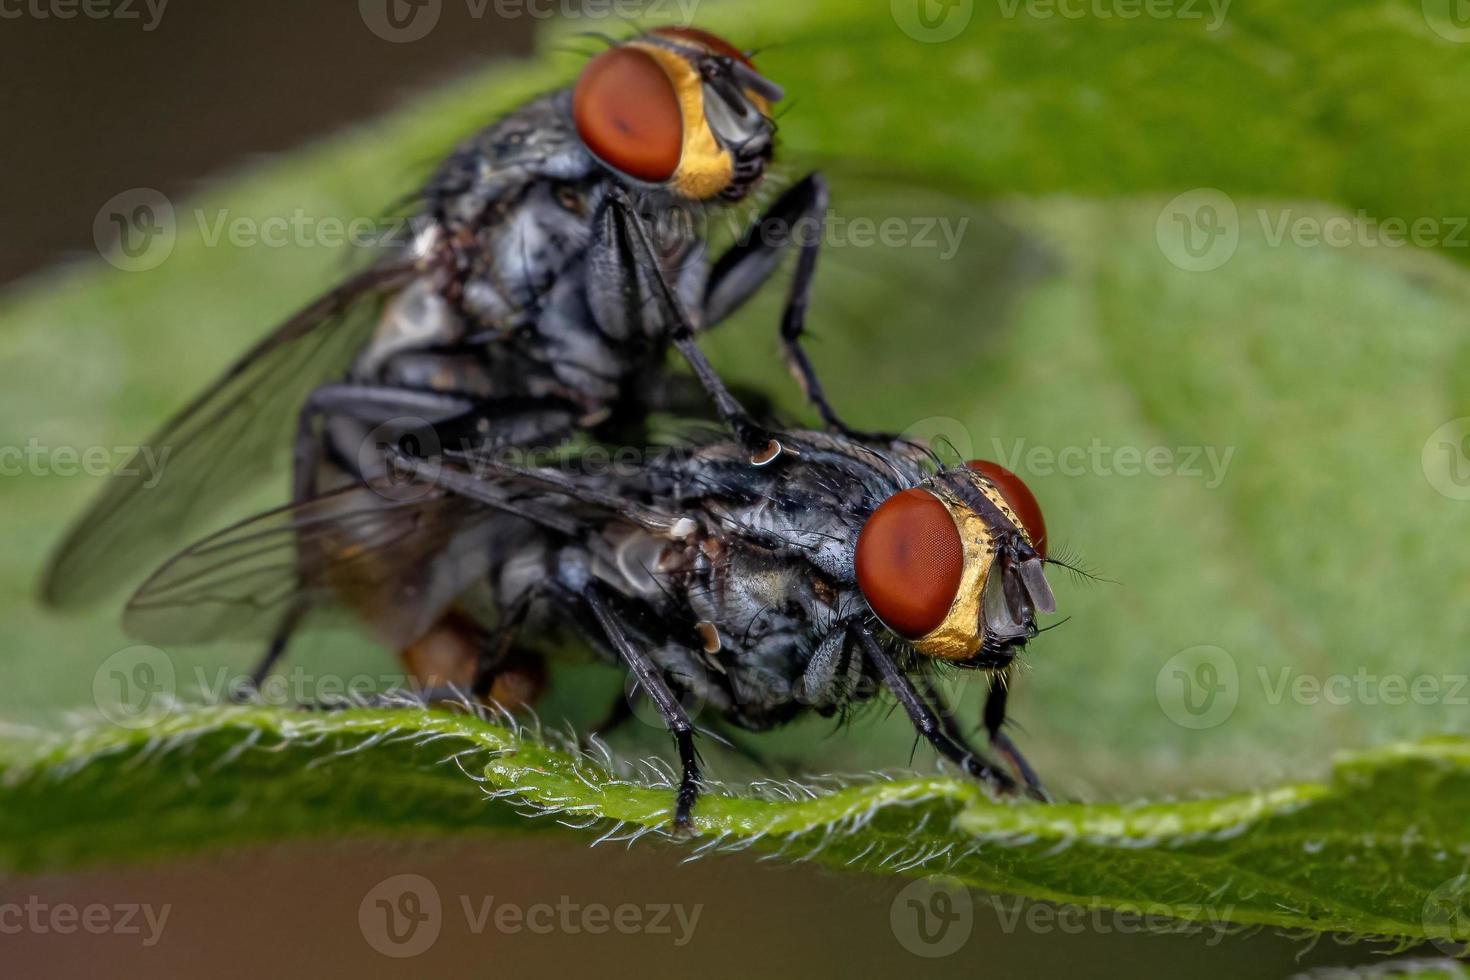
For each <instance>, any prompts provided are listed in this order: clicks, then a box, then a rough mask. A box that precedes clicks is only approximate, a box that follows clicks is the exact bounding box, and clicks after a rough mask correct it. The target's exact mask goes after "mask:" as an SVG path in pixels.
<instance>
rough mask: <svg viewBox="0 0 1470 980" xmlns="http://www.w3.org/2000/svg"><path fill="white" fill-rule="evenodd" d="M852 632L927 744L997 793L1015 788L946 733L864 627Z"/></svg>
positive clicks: (1013, 781) (992, 767) (1014, 782)
mask: <svg viewBox="0 0 1470 980" xmlns="http://www.w3.org/2000/svg"><path fill="white" fill-rule="evenodd" d="M853 632H855V633H856V634H857V636H858V639H859V640H860V641H861V642H862V644H863V653H864V655H865V656H866V657H867V658H868V661H869V662H870V663H872V664H873V666H874V667H876V668H877V669H878V674H879V676H881V677H882V678H883V683H884V684H885V685H887V687H888V689H889V690H890V691H892V692H893V696H894V697H895V698H897V699H898V703H899V704H900V705H901V706H902V707H903V710H904V711H905V712H906V713H907V714H908V716H909V720H910V721H912V722H913V723H914V728H915V730H917V731H918V733H919V734H920V735H921V736H923V737H924V739H925V740H926V741H927V742H928V743H929V744H930V745H932V746H934V748H935V750H936V751H937V752H939V754H940V755H942V756H944V757H945V758H946V759H948V760H949V761H951V762H953V763H954V764H955V765H957V766H959V767H960V768H961V769H963V770H964V771H965V772H966V773H968V774H969V775H970V776H972V777H974V778H975V779H978V780H980V781H981V782H983V783H986V784H987V785H989V786H991V787H994V788H995V790H996V791H998V792H1000V793H1006V794H1010V793H1014V792H1015V791H1016V781H1015V780H1014V779H1012V778H1011V777H1010V776H1008V775H1007V774H1006V773H1004V772H1002V771H1001V770H999V769H997V768H996V767H995V766H993V765H991V764H990V763H989V762H988V761H986V760H985V759H984V758H983V757H981V756H980V755H978V754H977V753H975V752H974V751H972V750H970V749H967V748H965V746H964V745H962V744H961V743H958V742H956V741H955V740H954V739H952V738H950V737H949V736H948V735H947V734H945V731H944V725H943V723H942V722H941V721H940V720H939V716H938V715H937V714H935V713H934V709H933V708H931V707H930V706H929V705H928V704H927V703H926V702H925V701H924V698H923V697H922V696H921V695H920V694H919V692H918V691H916V690H914V686H913V685H912V684H910V683H909V680H908V678H907V677H905V676H903V672H902V671H900V670H899V669H898V664H896V663H894V662H893V658H892V657H890V656H889V655H888V653H887V651H885V650H884V649H883V648H882V647H881V646H880V645H879V644H878V641H877V640H875V639H874V638H873V634H872V633H871V632H869V630H868V628H867V627H865V626H861V625H859V626H854V627H853Z"/></svg>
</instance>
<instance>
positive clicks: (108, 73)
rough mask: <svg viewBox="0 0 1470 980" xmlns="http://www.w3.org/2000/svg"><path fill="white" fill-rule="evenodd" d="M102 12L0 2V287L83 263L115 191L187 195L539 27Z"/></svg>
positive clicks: (525, 39)
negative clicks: (423, 28)
mask: <svg viewBox="0 0 1470 980" xmlns="http://www.w3.org/2000/svg"><path fill="white" fill-rule="evenodd" d="M108 2H111V3H112V4H113V5H114V6H113V9H115V10H119V11H123V12H124V13H125V14H128V13H130V14H134V15H135V16H134V17H131V18H129V17H126V16H113V17H108V18H102V19H94V18H88V17H86V16H84V15H83V14H82V13H81V12H80V10H78V11H77V15H76V16H75V17H74V18H71V19H60V18H58V17H56V16H54V15H52V16H47V17H44V18H43V17H37V16H34V15H33V14H32V13H31V11H32V7H31V6H30V5H31V4H32V3H33V0H6V3H4V4H3V5H0V65H3V66H4V69H3V72H4V77H5V84H4V85H0V120H4V123H5V132H6V134H7V135H6V139H4V140H0V174H4V175H5V181H4V189H3V190H0V194H3V196H4V202H5V203H4V208H3V213H4V215H5V234H4V235H3V236H0V283H3V282H9V281H12V280H14V279H17V278H19V277H21V276H23V275H25V274H26V273H28V272H32V271H34V270H36V269H39V268H42V267H44V266H46V265H48V264H50V263H52V262H54V261H56V260H57V259H61V258H65V257H68V256H73V255H81V254H87V255H91V256H95V254H96V253H95V249H94V246H93V243H92V219H93V217H94V216H95V215H96V213H97V209H98V208H100V207H101V206H102V204H103V203H104V202H105V201H106V200H107V199H108V198H109V197H111V196H112V195H114V194H116V193H118V192H119V191H123V190H126V189H128V188H132V187H152V188H155V189H157V190H160V191H162V192H163V193H164V194H166V195H168V196H170V197H175V196H177V195H187V194H188V192H189V191H191V190H193V189H196V188H197V187H198V186H199V185H200V182H201V181H204V180H207V179H208V178H209V177H211V176H212V175H218V174H220V173H221V172H223V171H228V170H230V169H234V168H238V167H240V166H242V165H247V164H248V163H249V162H250V161H251V159H252V158H254V157H259V156H263V155H268V154H272V153H277V152H280V151H282V150H287V149H290V148H291V147H293V146H299V145H300V144H302V143H305V142H308V141H310V140H311V139H313V138H314V137H317V136H321V135H324V134H326V133H329V132H331V131H332V130H334V129H337V128H340V127H343V126H347V125H350V124H352V123H353V122H356V121H359V120H365V119H370V118H372V117H373V116H375V115H377V114H379V113H381V112H384V111H385V110H387V109H390V108H393V107H394V106H396V105H397V104H399V103H400V102H401V101H402V100H403V99H404V97H405V96H407V95H410V94H412V93H414V92H417V91H421V90H423V89H425V88H427V87H430V86H432V85H433V84H434V83H435V82H436V81H440V80H443V79H446V78H450V77H453V76H454V75H456V74H459V73H461V72H463V71H465V70H466V69H468V68H470V67H473V66H475V65H479V64H483V63H484V62H485V61H487V60H489V59H492V58H495V57H497V56H505V55H516V54H523V53H525V52H527V51H529V50H530V46H531V36H532V34H533V32H534V30H535V26H536V24H537V23H539V22H540V21H539V20H538V19H536V18H534V17H531V16H523V17H519V18H515V19H504V18H500V17H497V16H495V10H496V6H495V5H494V4H486V5H482V6H481V7H479V8H476V7H472V6H471V5H470V4H469V3H465V2H449V3H441V4H439V10H440V15H439V19H438V22H437V23H436V24H435V25H434V28H433V29H432V30H431V31H429V32H428V33H427V34H426V35H424V36H423V37H421V38H418V39H416V40H414V41H412V42H392V41H387V40H384V39H383V38H381V37H379V36H378V35H376V34H374V33H373V31H372V29H371V28H370V27H369V26H368V23H367V21H368V17H365V16H364V15H363V13H362V12H361V11H360V7H364V8H366V7H371V0H368V2H367V3H366V4H364V5H359V4H358V3H355V2H352V0H338V2H335V3H302V2H299V0H252V2H250V3H238V4H236V3H228V4H227V3H208V2H205V0H165V3H164V6H163V7H162V10H161V13H160V14H158V15H157V16H155V14H154V13H153V12H151V11H150V9H149V7H148V6H147V2H146V0H108ZM152 2H153V4H154V8H153V9H154V10H157V9H158V0H152ZM393 2H394V3H399V2H402V0H393ZM124 4H127V7H126V8H124V6H123V5H124ZM405 6H406V5H405ZM475 9H483V10H484V16H481V17H476V16H474V15H473V12H472V11H473V10H475ZM535 9H537V10H540V9H542V8H539V7H538V8H535ZM369 13H370V15H371V11H369ZM15 14H19V15H20V16H14V15H15Z"/></svg>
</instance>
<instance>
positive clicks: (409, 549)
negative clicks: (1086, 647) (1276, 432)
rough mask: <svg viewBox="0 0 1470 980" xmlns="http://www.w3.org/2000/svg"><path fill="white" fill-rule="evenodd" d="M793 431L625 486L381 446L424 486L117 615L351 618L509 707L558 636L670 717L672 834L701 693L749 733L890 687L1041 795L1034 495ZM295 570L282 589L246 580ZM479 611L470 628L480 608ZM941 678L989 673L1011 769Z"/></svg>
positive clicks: (694, 451) (171, 626) (287, 538)
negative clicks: (539, 645) (764, 458)
mask: <svg viewBox="0 0 1470 980" xmlns="http://www.w3.org/2000/svg"><path fill="white" fill-rule="evenodd" d="M788 440H789V445H790V447H791V448H792V450H793V452H792V453H789V454H785V455H783V457H782V458H781V459H779V460H778V461H777V462H776V463H775V464H774V465H772V466H769V467H765V468H761V469H753V468H751V467H750V466H749V465H748V461H747V453H746V452H745V450H744V447H743V446H741V445H740V444H739V443H738V442H734V441H728V440H727V441H717V442H710V443H706V444H703V445H690V446H685V447H683V448H682V449H681V448H678V447H676V450H675V451H672V452H669V453H665V454H661V455H659V456H657V457H655V458H652V459H649V460H647V461H646V462H644V463H643V464H641V465H639V466H637V467H634V468H632V469H631V470H618V471H608V470H607V469H606V468H600V469H596V470H594V469H593V468H592V467H591V466H579V465H578V463H577V460H576V459H575V458H574V459H573V460H572V461H571V462H570V463H569V464H567V465H565V466H562V467H557V468H551V467H541V468H522V467H517V466H514V465H510V464H507V463H505V462H502V461H499V460H496V459H491V458H487V457H484V456H477V455H474V454H468V455H467V454H449V455H443V456H438V457H434V458H421V457H412V456H407V455H403V454H395V462H396V464H397V466H398V467H399V468H400V469H401V471H402V473H406V474H408V476H409V477H410V481H411V483H412V484H413V485H414V486H416V488H417V491H418V492H417V493H411V494H405V493H404V492H403V489H404V488H403V485H402V484H399V485H396V486H392V487H385V486H382V485H371V486H363V485H357V486H352V487H349V488H347V489H345V490H341V491H337V492H335V493H330V494H326V495H324V496H322V497H319V498H316V499H314V500H311V501H308V502H305V503H303V504H299V505H294V506H292V507H288V508H283V509H281V510H278V511H273V512H271V513H268V514H265V515H262V516H260V517H258V518H255V519H252V520H250V521H247V522H245V523H243V524H241V525H238V526H236V527H235V528H232V529H230V530H228V531H225V532H222V533H220V534H218V535H215V536H213V537H211V538H209V539H206V540H205V541H203V542H201V543H199V544H198V545H195V546H194V547H192V548H190V549H187V550H186V551H184V552H183V553H182V554H180V555H179V556H177V557H176V558H175V559H173V560H172V561H170V562H169V563H168V564H166V565H165V566H164V567H163V568H162V569H160V570H159V571H158V572H157V573H155V574H154V576H153V577H152V578H150V579H149V581H148V582H147V583H145V585H144V586H143V587H142V589H140V590H139V592H138V593H137V594H136V595H135V596H134V597H133V600H132V601H131V603H130V604H129V609H128V625H129V627H130V628H131V629H132V630H133V631H134V632H135V633H138V634H139V635H141V636H144V637H147V638H151V639H153V640H154V641H155V642H185V641H197V640H199V639H206V638H208V634H210V633H211V632H213V631H214V630H215V629H216V628H217V627H220V626H226V625H228V626H234V627H237V628H238V630H244V631H246V632H248V631H249V630H250V629H251V628H254V629H255V630H262V631H265V632H269V631H270V630H271V629H273V628H274V627H275V625H276V624H277V623H278V620H279V617H281V616H283V615H290V614H291V613H290V610H291V609H293V608H296V607H297V605H298V603H299V602H300V600H301V598H302V597H303V596H307V597H309V598H310V599H311V605H312V606H313V607H315V608H323V607H325V606H327V605H337V606H346V607H347V608H349V609H350V610H352V611H353V612H354V613H355V614H356V615H357V616H358V617H360V618H361V619H363V620H364V621H365V622H366V623H368V624H369V626H371V627H372V628H373V629H374V630H375V631H376V632H377V634H378V635H379V636H380V637H381V638H383V639H384V640H385V641H386V642H388V643H390V644H391V645H393V646H394V647H396V648H397V649H399V650H400V651H403V652H404V655H405V659H406V661H407V662H408V663H409V664H410V666H411V667H412V668H413V669H414V670H415V671H416V672H419V673H420V674H421V676H424V677H427V678H433V679H435V680H439V681H444V682H446V683H449V684H452V685H454V686H456V687H458V688H460V689H467V690H468V692H469V693H470V694H471V695H472V696H473V697H475V698H477V699H482V700H489V699H492V698H495V699H502V698H503V699H506V700H509V701H510V702H512V703H525V702H526V701H528V700H530V699H533V698H534V695H535V693H536V689H537V686H538V684H539V683H540V680H539V678H540V677H541V676H542V675H541V673H540V667H539V663H538V662H537V661H536V659H535V658H529V659H528V657H527V654H526V653H525V652H524V651H525V650H526V649H527V647H528V646H529V645H530V644H528V643H526V642H524V641H526V640H527V639H528V638H544V637H545V636H546V635H548V634H549V633H551V632H554V631H555V630H557V629H564V628H570V629H572V630H573V631H574V632H575V633H577V634H578V635H580V636H581V637H582V638H583V639H584V640H585V641H586V642H587V644H588V645H590V646H591V647H592V648H593V649H594V650H596V651H598V652H600V653H601V654H602V655H603V656H604V657H605V658H606V659H607V660H608V661H609V662H611V663H615V664H617V665H620V666H621V667H622V668H623V669H624V670H626V671H627V672H628V673H629V674H631V675H632V679H633V683H634V685H635V686H636V688H637V690H639V691H640V692H641V693H642V695H643V696H645V697H646V698H647V699H648V701H649V702H650V703H651V704H652V705H653V706H654V708H655V709H656V710H657V711H658V713H659V715H660V717H661V718H662V719H663V721H664V722H665V724H666V725H667V727H668V729H669V731H670V733H671V735H672V737H673V739H674V743H675V747H676V750H677V752H678V756H679V760H680V766H681V773H680V779H679V785H678V789H677V792H676V796H675V801H674V806H673V822H674V824H675V826H676V827H679V828H687V827H689V826H690V823H691V820H692V814H693V811H694V805H695V801H696V798H697V794H698V790H699V786H700V772H699V766H698V761H697V758H696V754H695V734H696V730H695V725H694V719H693V718H691V717H690V716H689V714H688V712H687V711H686V709H685V708H684V706H683V705H684V703H686V702H688V701H689V700H690V699H691V698H692V699H693V700H694V701H696V702H698V703H701V704H703V705H705V706H706V709H707V710H709V711H711V712H712V713H713V715H714V716H715V717H717V718H718V719H719V720H720V721H721V722H723V723H727V724H729V725H732V726H735V727H738V728H742V729H746V730H751V731H761V730H767V729H770V728H773V727H776V726H779V725H782V724H784V723H786V722H788V721H790V720H792V719H794V718H796V717H799V716H801V715H803V714H805V713H808V712H815V713H818V714H823V715H831V714H835V713H839V712H844V711H847V710H849V709H850V708H851V707H852V706H854V705H856V704H858V703H861V702H862V701H865V700H868V699H870V698H872V697H874V696H877V695H878V694H880V693H881V692H886V693H887V695H889V696H891V697H892V698H894V699H895V700H896V701H897V702H898V704H899V706H900V707H902V709H903V710H904V712H905V713H906V714H907V716H908V717H909V719H910V721H911V722H912V723H913V726H914V728H915V731H916V732H917V734H918V735H919V736H921V737H922V738H924V739H925V740H926V741H927V742H928V743H929V744H930V745H932V746H933V747H934V748H935V750H937V752H938V753H939V754H940V755H941V756H943V757H944V758H946V759H948V760H949V761H950V762H952V763H954V764H955V765H957V766H959V767H960V768H961V769H962V770H963V771H964V772H966V773H967V774H969V775H970V776H972V777H974V778H975V779H978V780H980V781H981V782H983V783H984V784H986V785H988V786H989V787H991V788H992V789H993V790H995V791H997V792H1000V793H1006V794H1009V793H1016V792H1021V793H1024V794H1026V795H1029V796H1031V797H1034V798H1038V799H1040V798H1044V792H1043V790H1042V788H1041V784H1040V782H1039V780H1038V779H1037V777H1036V775H1035V773H1034V772H1033V771H1032V769H1031V767H1030V766H1029V765H1028V764H1027V763H1026V761H1025V759H1024V758H1023V757H1022V755H1021V753H1020V752H1019V750H1018V749H1017V748H1016V746H1015V745H1014V744H1013V742H1012V741H1011V739H1010V737H1009V735H1008V734H1007V732H1006V731H1005V730H1004V724H1003V723H1004V720H1005V716H1006V698H1007V693H1008V691H1009V680H1010V674H1011V670H1012V668H1013V666H1014V664H1015V662H1016V658H1017V657H1018V656H1019V655H1020V654H1021V652H1022V650H1023V649H1024V647H1025V645H1026V644H1027V642H1028V641H1030V640H1031V639H1032V638H1034V637H1035V636H1036V634H1037V632H1038V627H1037V623H1036V617H1037V616H1038V615H1044V614H1047V613H1051V612H1053V611H1054V610H1055V602H1054V600H1053V597H1052V593H1051V589H1050V587H1049V585H1048V583H1047V580H1046V576H1045V574H1044V565H1045V563H1046V561H1047V558H1046V529H1045V526H1044V524H1043V523H1042V518H1041V511H1040V508H1039V507H1038V506H1037V504H1036V501H1035V498H1034V497H1033V496H1032V495H1031V493H1030V491H1029V490H1028V489H1027V488H1026V487H1025V485H1024V483H1022V482H1021V481H1020V480H1019V479H1018V478H1016V477H1015V476H1014V474H1011V473H1009V472H1008V471H1005V470H1003V469H1002V468H1000V467H998V466H997V465H996V464H993V463H986V462H974V463H970V464H966V465H961V466H953V467H944V466H940V465H938V463H937V461H936V460H935V459H934V458H933V457H932V456H930V455H929V454H928V453H927V452H926V451H924V450H922V449H919V448H917V447H915V446H913V445H911V444H908V443H903V442H892V443H888V442H885V443H870V442H865V441H860V440H857V439H853V438H849V437H845V436H839V435H829V434H823V433H816V432H793V433H790V434H789V436H788ZM285 555H289V556H290V557H291V559H292V561H293V562H294V565H295V567H296V568H297V570H298V572H297V581H296V585H295V588H294V589H293V590H283V589H282V588H281V587H280V582H279V581H278V580H277V579H272V580H271V581H270V582H269V583H267V582H266V580H265V577H264V576H262V577H260V578H258V579H257V578H255V577H253V576H252V574H251V573H252V569H254V568H256V567H259V566H260V565H261V563H262V560H263V559H262V556H265V559H266V560H267V561H269V559H271V558H272V556H275V557H277V558H278V557H280V556H285ZM276 567H279V565H276ZM472 598H474V599H477V600H478V601H472ZM487 603H488V605H489V606H490V611H489V614H488V615H486V616H485V622H486V623H488V625H486V626H481V625H480V624H479V622H477V621H475V620H474V619H473V618H471V613H470V612H469V610H471V609H483V607H484V606H485V605H486V604H487ZM944 670H959V671H964V670H978V671H982V672H984V673H986V674H988V675H989V676H990V678H991V687H990V694H989V696H988V699H987V703H986V706H985V710H984V727H985V733H986V737H987V741H988V743H989V746H990V748H991V750H992V751H993V752H994V753H996V755H998V756H999V757H1000V758H1001V759H1002V760H1004V762H1005V765H999V764H997V763H995V762H994V761H992V760H991V758H989V757H987V755H986V754H985V753H983V752H982V751H980V750H979V749H977V748H976V747H974V746H972V745H971V744H970V743H969V740H968V738H967V736H966V735H965V733H964V732H963V731H962V730H961V728H960V726H959V725H958V724H957V723H956V722H955V720H954V716H953V714H952V712H951V711H950V710H949V709H948V708H947V707H946V706H945V704H944V701H943V698H942V696H941V694H940V692H939V690H938V686H937V685H936V683H935V678H936V677H937V676H938V675H939V674H940V672H941V671H944Z"/></svg>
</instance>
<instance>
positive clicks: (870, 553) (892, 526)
mask: <svg viewBox="0 0 1470 980" xmlns="http://www.w3.org/2000/svg"><path fill="white" fill-rule="evenodd" d="M856 559H857V561H856V565H857V579H858V587H859V588H860V589H862V590H863V595H864V596H865V597H866V598H867V600H868V605H869V606H871V607H872V608H873V612H875V613H877V614H878V618H879V619H881V620H883V622H884V623H886V624H887V625H888V628H889V629H891V630H893V631H894V632H895V633H897V634H898V635H899V636H903V637H906V638H908V639H911V640H912V639H917V638H918V637H921V636H923V635H924V634H925V633H928V632H929V631H931V630H933V629H934V628H935V627H936V626H938V625H939V624H940V623H942V622H943V621H944V617H945V614H947V613H948V612H949V607H950V606H951V605H953V604H954V597H955V593H957V592H958V591H959V587H960V573H961V572H962V571H963V569H964V563H965V556H964V548H963V546H962V545H961V544H960V533H959V531H958V530H957V529H956V528H955V525H954V519H953V518H952V517H950V516H949V510H948V509H947V508H945V506H944V504H942V503H940V502H939V500H938V498H936V497H935V496H934V495H933V494H931V493H929V492H928V491H926V490H904V491H902V492H900V493H896V494H894V495H893V496H891V497H889V498H888V499H887V500H885V501H883V503H882V504H880V505H879V507H878V509H877V510H875V511H873V514H872V516H871V517H869V518H868V523H866V524H864V525H863V530H862V533H861V534H859V535H858V543H857V555H856Z"/></svg>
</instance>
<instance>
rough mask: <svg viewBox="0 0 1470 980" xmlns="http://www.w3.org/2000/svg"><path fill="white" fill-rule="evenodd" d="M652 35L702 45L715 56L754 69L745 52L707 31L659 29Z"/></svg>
mask: <svg viewBox="0 0 1470 980" xmlns="http://www.w3.org/2000/svg"><path fill="white" fill-rule="evenodd" d="M652 33H654V34H658V35H660V36H661V37H666V38H668V39H669V40H671V41H684V42H686V43H687V42H690V41H692V42H694V43H695V44H702V45H704V46H705V47H707V48H709V49H710V50H711V51H713V52H714V53H715V54H722V55H724V56H726V57H727V58H734V59H735V60H736V61H742V62H744V63H745V64H747V65H750V67H752V68H754V67H755V65H752V64H751V63H750V59H749V58H747V57H746V56H745V52H743V51H741V50H740V49H739V48H737V47H735V45H733V44H731V43H730V42H729V41H727V40H725V39H724V38H722V37H719V36H718V35H715V34H711V33H710V32H709V31H701V30H700V29H699V28H697V27H660V28H658V29H656V30H654V31H653V32H652Z"/></svg>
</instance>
